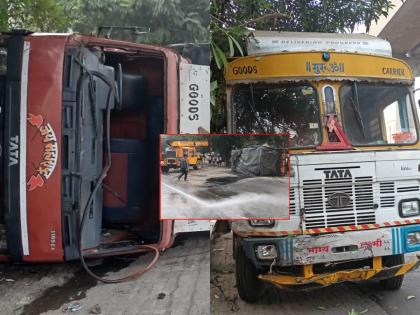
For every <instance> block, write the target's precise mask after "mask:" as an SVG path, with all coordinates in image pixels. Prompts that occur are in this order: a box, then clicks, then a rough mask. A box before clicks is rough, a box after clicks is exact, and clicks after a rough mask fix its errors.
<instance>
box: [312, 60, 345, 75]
mask: <svg viewBox="0 0 420 315" xmlns="http://www.w3.org/2000/svg"><path fill="white" fill-rule="evenodd" d="M306 72H313V73H314V74H323V73H326V74H328V73H336V72H341V73H343V72H344V63H337V62H333V63H310V62H307V63H306Z"/></svg>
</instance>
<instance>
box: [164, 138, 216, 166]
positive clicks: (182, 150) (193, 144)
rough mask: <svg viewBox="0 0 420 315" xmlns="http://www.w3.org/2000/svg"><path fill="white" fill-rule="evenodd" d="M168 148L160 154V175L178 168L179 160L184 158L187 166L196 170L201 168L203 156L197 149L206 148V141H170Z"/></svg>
mask: <svg viewBox="0 0 420 315" xmlns="http://www.w3.org/2000/svg"><path fill="white" fill-rule="evenodd" d="M169 145H170V147H168V148H166V149H165V151H164V153H163V154H162V158H163V162H162V173H168V172H169V170H170V169H171V168H172V169H178V168H180V165H181V164H180V163H181V159H182V158H183V157H186V159H187V162H188V165H189V166H191V167H192V168H193V169H195V170H198V169H200V168H201V167H202V166H203V163H204V161H203V155H202V154H201V153H200V152H198V151H197V148H199V147H207V146H208V145H209V143H208V141H180V140H177V141H170V143H169Z"/></svg>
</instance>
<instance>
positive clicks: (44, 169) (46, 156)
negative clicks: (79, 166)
mask: <svg viewBox="0 0 420 315" xmlns="http://www.w3.org/2000/svg"><path fill="white" fill-rule="evenodd" d="M28 121H29V123H30V124H31V125H32V126H34V127H35V128H37V130H38V132H39V135H40V137H41V139H42V143H43V153H42V161H41V162H40V163H39V164H38V167H37V168H36V169H35V171H34V173H33V174H32V176H31V177H30V178H29V181H28V183H27V184H28V186H29V187H28V191H32V190H35V189H37V188H38V187H42V186H44V183H45V181H47V180H48V179H49V178H50V176H51V174H52V173H53V172H54V169H55V166H56V164H57V159H58V145H57V138H56V136H55V132H54V130H53V128H52V126H51V125H50V124H49V123H46V124H44V118H43V117H42V116H41V115H33V114H29V118H28Z"/></svg>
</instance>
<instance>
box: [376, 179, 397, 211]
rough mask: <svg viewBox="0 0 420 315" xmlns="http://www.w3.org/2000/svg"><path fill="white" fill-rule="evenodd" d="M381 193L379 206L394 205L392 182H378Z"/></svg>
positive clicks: (393, 186)
mask: <svg viewBox="0 0 420 315" xmlns="http://www.w3.org/2000/svg"><path fill="white" fill-rule="evenodd" d="M379 192H380V194H381V198H380V199H381V200H380V202H381V208H386V207H394V205H395V184H394V182H382V183H380V184H379Z"/></svg>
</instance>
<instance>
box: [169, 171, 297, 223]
mask: <svg viewBox="0 0 420 315" xmlns="http://www.w3.org/2000/svg"><path fill="white" fill-rule="evenodd" d="M179 174H180V173H179V172H177V171H174V170H171V172H170V173H169V174H163V175H162V187H161V205H162V217H163V218H172V219H173V218H175V219H185V218H187V219H192V218H194V219H199V218H200V219H222V218H223V219H231V218H236V219H244V218H287V217H288V203H289V200H288V184H289V183H288V178H287V177H243V176H242V177H241V176H238V175H237V174H235V173H233V172H232V171H231V170H230V169H229V168H224V167H211V166H207V167H204V168H202V169H200V170H190V171H189V173H188V180H187V181H184V180H183V179H181V180H178V179H177V177H178V176H179Z"/></svg>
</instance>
